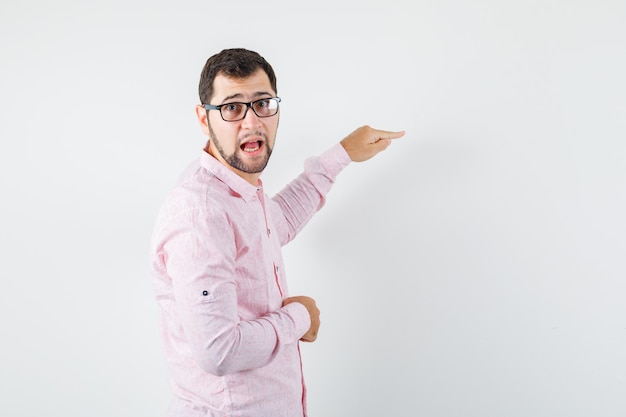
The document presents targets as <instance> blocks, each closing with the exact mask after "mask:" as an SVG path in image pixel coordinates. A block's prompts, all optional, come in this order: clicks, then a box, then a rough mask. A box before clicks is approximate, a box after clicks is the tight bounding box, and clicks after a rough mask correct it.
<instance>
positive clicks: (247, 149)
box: [243, 142, 260, 152]
mask: <svg viewBox="0 0 626 417" xmlns="http://www.w3.org/2000/svg"><path fill="white" fill-rule="evenodd" d="M251 145H252V144H251V143H248V144H246V145H245V146H244V147H243V150H244V151H245V152H255V151H257V150H259V148H260V146H259V143H258V142H257V143H256V146H254V147H252V146H251Z"/></svg>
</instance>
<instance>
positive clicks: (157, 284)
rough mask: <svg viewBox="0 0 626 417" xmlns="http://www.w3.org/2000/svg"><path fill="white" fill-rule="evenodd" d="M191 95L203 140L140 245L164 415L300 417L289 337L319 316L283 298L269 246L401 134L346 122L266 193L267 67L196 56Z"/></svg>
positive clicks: (243, 56) (309, 336)
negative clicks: (169, 394)
mask: <svg viewBox="0 0 626 417" xmlns="http://www.w3.org/2000/svg"><path fill="white" fill-rule="evenodd" d="M199 91H200V101H201V102H202V103H203V104H202V105H198V106H197V107H196V115H197V117H198V121H199V122H200V126H201V128H202V131H203V132H204V134H206V135H207V136H208V138H209V140H208V142H207V144H206V146H205V148H204V150H203V152H202V153H201V155H200V157H199V159H198V160H196V162H195V163H193V164H192V165H191V166H190V167H189V168H187V170H186V171H185V172H184V173H183V174H182V176H181V178H180V180H179V183H178V184H177V186H176V187H175V188H174V189H173V190H172V191H171V193H170V195H169V196H168V198H167V200H166V202H165V203H164V205H163V207H162V209H161V211H160V213H159V216H158V219H157V223H156V227H155V231H154V235H153V240H152V246H151V256H152V271H153V278H154V288H155V294H156V300H157V303H158V307H159V314H160V319H161V326H162V335H163V340H164V344H165V355H166V360H167V364H168V368H169V373H170V381H171V385H172V388H173V390H174V394H175V399H174V401H173V402H172V405H171V407H170V411H169V416H171V417H206V416H233V417H238V416H245V417H257V416H258V417H283V416H284V417H294V416H305V415H306V402H305V386H304V379H303V376H302V367H301V362H300V351H299V346H298V343H299V341H303V342H313V341H315V339H316V337H317V331H318V328H319V325H320V320H319V314H320V313H319V310H318V309H317V306H316V304H315V301H314V300H313V299H311V298H310V297H306V296H295V297H291V296H289V293H288V290H287V281H286V277H285V272H284V268H283V261H282V257H281V246H283V245H285V244H286V243H287V242H289V241H290V240H291V239H293V238H294V237H295V236H296V234H297V233H298V232H299V231H300V230H301V229H302V227H303V226H304V225H305V224H306V223H307V222H308V220H309V219H310V218H311V217H312V216H313V214H314V213H315V212H316V211H317V210H319V209H320V208H321V207H322V205H323V204H324V199H325V196H326V194H327V193H328V191H329V190H330V188H331V186H332V184H333V182H334V180H335V177H336V176H337V174H338V173H339V172H340V171H341V170H342V169H343V168H345V167H346V166H347V165H348V164H349V163H350V162H351V161H365V160H367V159H369V158H371V157H373V156H374V155H376V154H377V153H378V152H380V151H382V150H384V149H385V148H386V147H387V146H389V144H390V142H391V140H392V139H395V138H399V137H401V136H403V135H404V132H387V131H382V130H376V129H372V128H370V127H368V126H364V127H361V128H358V129H356V130H355V131H354V132H353V133H351V134H350V135H348V136H347V137H346V138H344V139H343V140H342V141H341V142H340V143H337V144H335V145H334V146H333V147H331V148H330V149H329V150H327V151H326V152H325V153H323V154H322V155H320V156H318V157H313V158H310V159H308V160H307V161H306V162H305V165H304V172H303V173H302V174H301V175H300V176H298V177H297V178H296V179H295V180H293V181H292V182H291V183H290V184H289V185H287V186H286V187H285V188H284V189H283V190H282V191H281V192H279V193H278V194H277V195H275V196H274V197H272V198H270V197H269V196H267V195H266V194H264V191H263V186H262V182H261V179H260V176H261V173H262V172H263V169H264V168H265V166H266V165H267V162H268V160H269V158H270V155H271V153H272V149H273V147H274V143H275V139H276V131H277V129H278V120H279V116H280V112H279V102H280V99H279V98H278V97H277V89H276V77H275V75H274V71H273V69H272V67H271V66H270V64H269V63H267V61H266V60H265V59H264V58H263V57H261V56H260V55H259V54H257V53H256V52H253V51H249V50H245V49H227V50H223V51H221V52H220V53H218V54H216V55H214V56H212V57H211V58H209V59H208V60H207V62H206V65H205V67H204V69H203V71H202V75H201V78H200V87H199Z"/></svg>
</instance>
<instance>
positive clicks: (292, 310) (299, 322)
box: [283, 302, 311, 342]
mask: <svg viewBox="0 0 626 417" xmlns="http://www.w3.org/2000/svg"><path fill="white" fill-rule="evenodd" d="M283 310H284V311H285V312H286V313H287V315H288V316H289V317H291V319H292V320H293V324H294V327H293V334H291V335H290V337H289V339H291V340H289V342H296V341H298V340H300V339H301V338H302V336H304V334H305V333H306V332H308V331H309V329H310V328H311V316H310V315H309V310H308V309H307V308H306V307H305V306H304V304H301V303H298V302H294V303H289V304H287V305H286V306H284V307H283Z"/></svg>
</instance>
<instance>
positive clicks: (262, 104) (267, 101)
mask: <svg viewBox="0 0 626 417" xmlns="http://www.w3.org/2000/svg"><path fill="white" fill-rule="evenodd" d="M255 104H256V106H257V107H258V108H261V109H263V108H266V107H270V99H269V98H264V99H261V100H258V101H257V102H256V103H255Z"/></svg>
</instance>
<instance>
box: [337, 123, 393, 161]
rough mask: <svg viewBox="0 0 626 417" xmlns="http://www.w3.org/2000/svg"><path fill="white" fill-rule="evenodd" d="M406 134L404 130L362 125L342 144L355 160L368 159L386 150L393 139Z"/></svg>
mask: <svg viewBox="0 0 626 417" xmlns="http://www.w3.org/2000/svg"><path fill="white" fill-rule="evenodd" d="M402 136H404V131H403V130H402V131H400V132H389V131H386V130H377V129H374V128H372V127H370V126H361V127H359V128H358V129H356V130H355V131H354V132H352V133H350V134H349V135H348V136H346V137H345V138H344V139H343V140H342V141H341V145H343V148H344V149H345V150H346V152H347V153H348V156H350V159H351V160H353V161H354V162H363V161H367V160H368V159H370V158H371V157H373V156H374V155H376V154H377V153H379V152H381V151H384V150H385V149H387V147H388V146H389V145H390V144H391V140H392V139H397V138H400V137H402Z"/></svg>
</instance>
